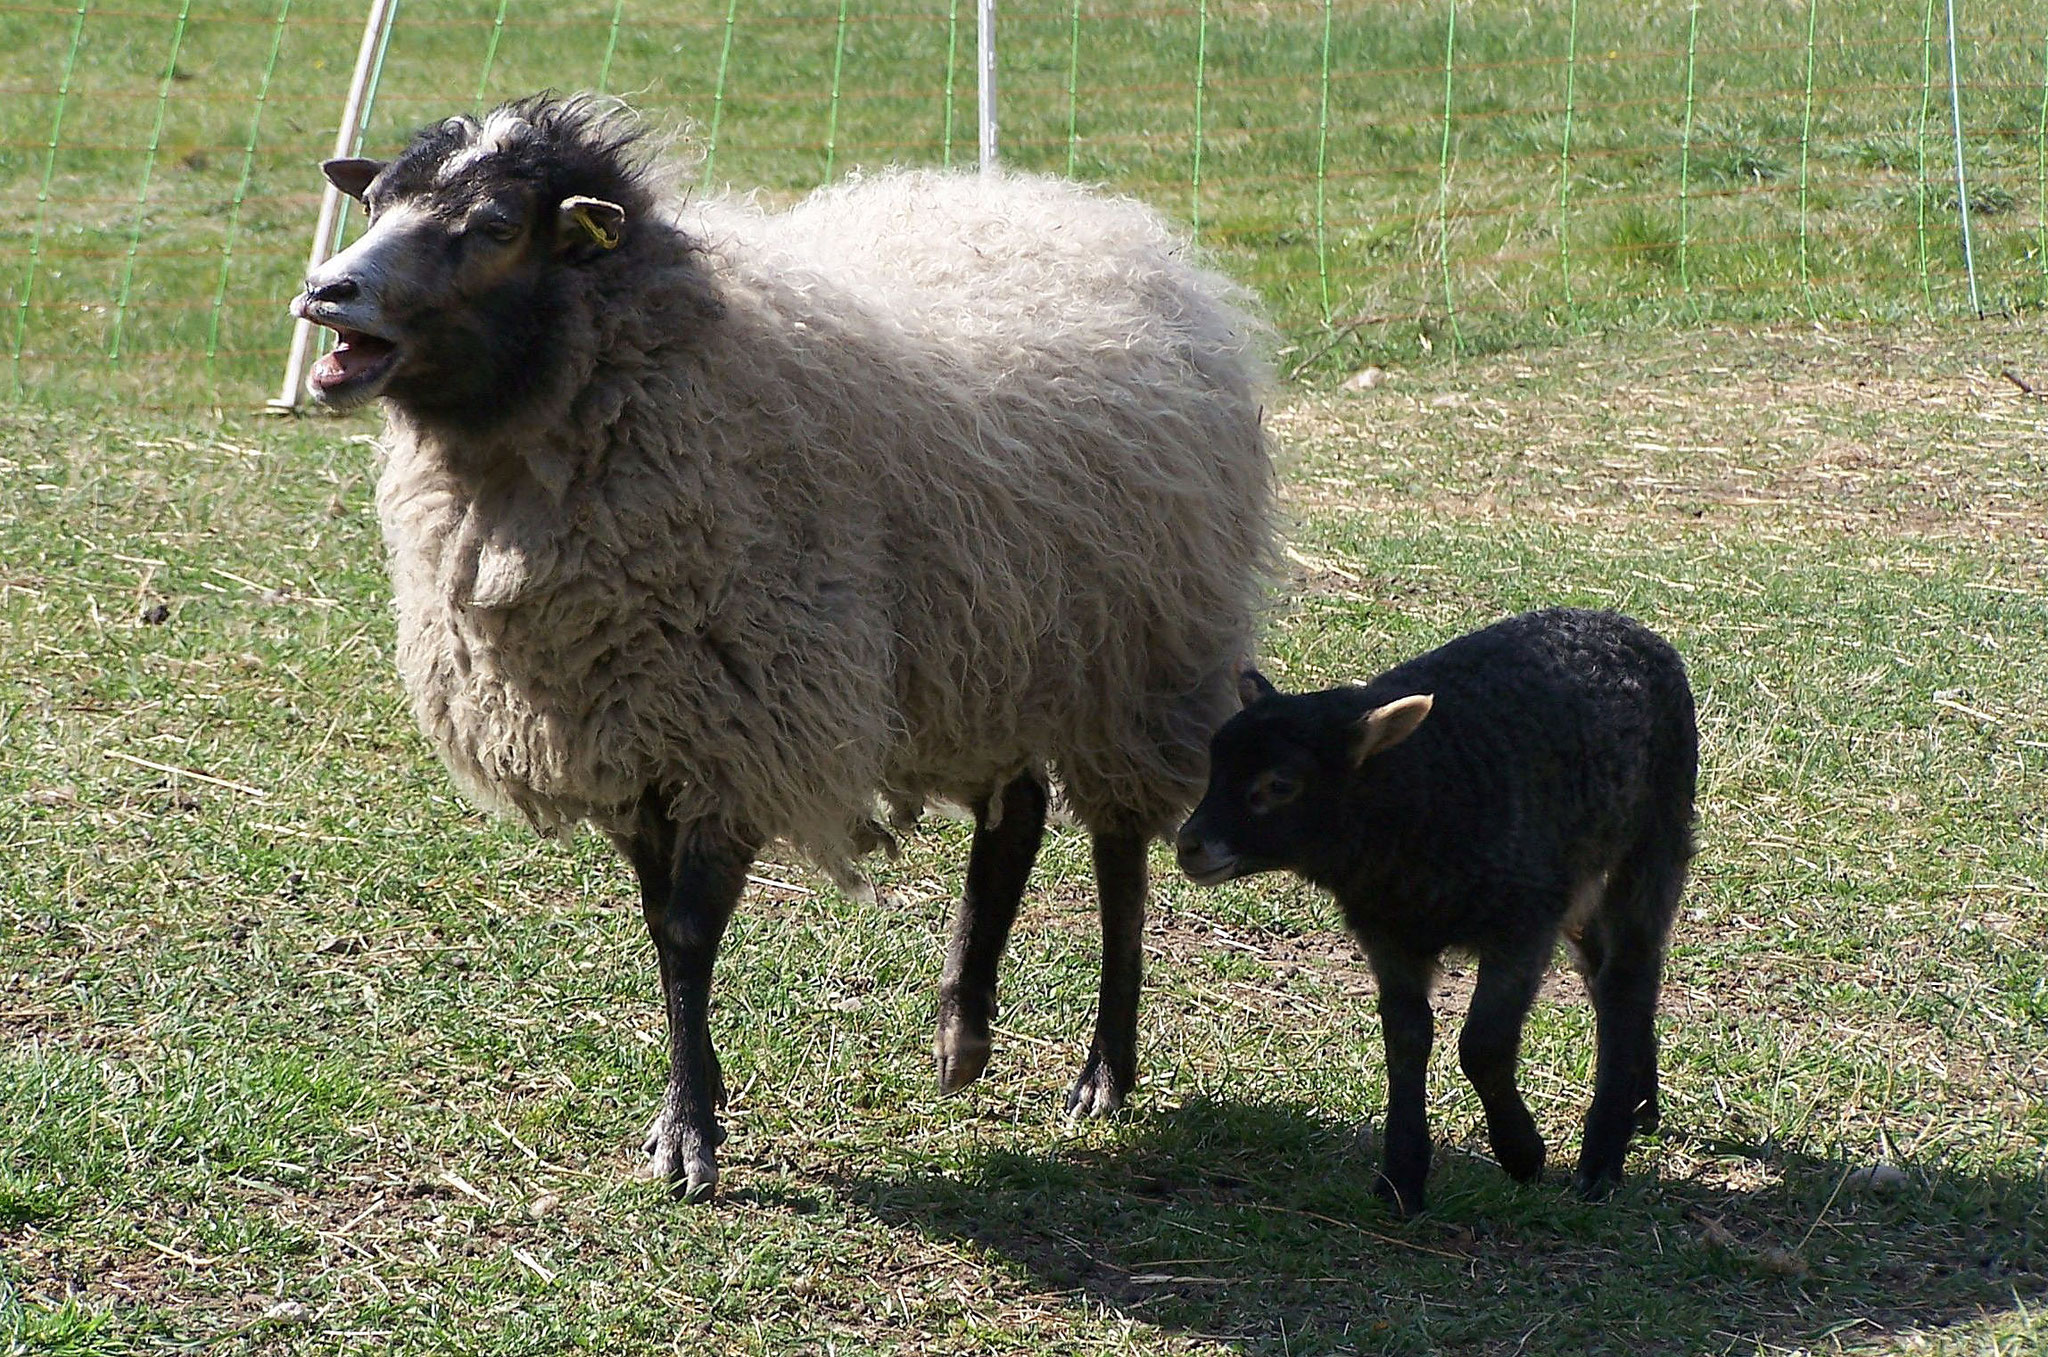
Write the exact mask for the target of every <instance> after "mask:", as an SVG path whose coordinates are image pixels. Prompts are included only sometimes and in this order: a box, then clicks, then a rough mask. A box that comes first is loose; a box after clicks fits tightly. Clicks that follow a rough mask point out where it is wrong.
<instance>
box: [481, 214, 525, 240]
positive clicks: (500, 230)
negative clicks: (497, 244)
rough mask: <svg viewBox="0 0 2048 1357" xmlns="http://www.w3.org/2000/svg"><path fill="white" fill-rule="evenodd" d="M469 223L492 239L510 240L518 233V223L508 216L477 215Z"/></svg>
mask: <svg viewBox="0 0 2048 1357" xmlns="http://www.w3.org/2000/svg"><path fill="white" fill-rule="evenodd" d="M471 225H472V226H473V227H474V228H475V229H476V230H478V231H481V232H483V233H484V234H485V235H487V236H489V237H490V238H491V239H492V240H511V239H512V238H513V237H514V236H517V235H518V234H519V223H518V222H516V221H513V220H512V219H511V218H510V217H479V218H477V219H476V220H475V221H474V222H473V223H471Z"/></svg>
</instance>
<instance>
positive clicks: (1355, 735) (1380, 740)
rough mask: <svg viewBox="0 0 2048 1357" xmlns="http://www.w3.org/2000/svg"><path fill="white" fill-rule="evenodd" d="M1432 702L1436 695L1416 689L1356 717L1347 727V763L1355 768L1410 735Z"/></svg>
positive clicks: (1419, 723)
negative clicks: (1349, 751)
mask: <svg viewBox="0 0 2048 1357" xmlns="http://www.w3.org/2000/svg"><path fill="white" fill-rule="evenodd" d="M1435 703H1436V698H1435V697H1434V696H1432V695H1431V694H1429V693H1417V694H1415V695H1414V696H1413V697H1401V698H1396V699H1395V700H1394V701H1392V702H1389V703H1387V704H1386V705H1385V706H1382V707H1374V708H1373V709H1372V710H1371V711H1369V712H1367V713H1366V714H1365V715H1363V716H1361V717H1359V718H1358V723H1357V724H1356V725H1354V726H1353V727H1352V728H1351V731H1352V735H1351V766H1352V767H1354V768H1356V767H1357V766H1358V765H1359V764H1361V763H1364V762H1365V761H1366V760H1367V759H1369V758H1371V757H1372V756H1373V755H1375V754H1384V753H1385V752H1386V751H1387V750H1389V749H1392V748H1393V747H1394V746H1395V745H1397V744H1399V743H1401V741H1403V740H1405V739H1407V738H1408V737H1409V736H1410V735H1413V734H1414V733H1415V728H1416V727H1417V726H1419V725H1421V724H1422V718H1423V717H1425V716H1427V715H1429V709H1430V708H1431V707H1432V706H1434V705H1435Z"/></svg>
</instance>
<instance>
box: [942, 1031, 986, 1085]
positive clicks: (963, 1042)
mask: <svg viewBox="0 0 2048 1357" xmlns="http://www.w3.org/2000/svg"><path fill="white" fill-rule="evenodd" d="M988 1052H989V1044H988V1037H987V1036H985V1035H983V1036H975V1035H972V1034H970V1033H968V1032H965V1031H963V1030H961V1025H960V1024H958V1023H946V1024H943V1025H942V1026H941V1027H940V1028H939V1035H938V1038H937V1039H936V1040H935V1041H933V1042H932V1053H933V1054H934V1055H936V1056H937V1057H938V1061H939V1092H941V1093H958V1092H959V1091H960V1090H961V1089H963V1088H966V1087H967V1086H968V1085H969V1084H971V1083H973V1082H974V1081H975V1080H977V1079H979V1078H981V1072H982V1071H983V1070H985V1069H987V1068H988Z"/></svg>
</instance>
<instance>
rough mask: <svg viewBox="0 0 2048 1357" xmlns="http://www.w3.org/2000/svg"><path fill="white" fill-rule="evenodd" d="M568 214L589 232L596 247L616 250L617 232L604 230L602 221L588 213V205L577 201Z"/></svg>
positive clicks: (618, 237) (617, 243)
mask: <svg viewBox="0 0 2048 1357" xmlns="http://www.w3.org/2000/svg"><path fill="white" fill-rule="evenodd" d="M569 216H570V218H571V220H573V221H574V222H575V223H576V224H577V225H578V226H581V227H582V228H583V229H584V230H586V231H588V232H590V238H591V239H592V240H594V241H596V242H597V248H598V249H600V250H616V249H618V248H619V240H620V236H619V234H618V233H617V232H616V231H608V230H606V229H605V227H604V224H603V223H601V222H600V221H598V220H597V218H595V217H593V216H591V215H590V209H589V208H588V207H586V206H584V205H583V204H581V203H578V204H577V205H576V206H575V207H573V208H571V209H570V210H569Z"/></svg>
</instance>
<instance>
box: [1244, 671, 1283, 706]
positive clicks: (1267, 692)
mask: <svg viewBox="0 0 2048 1357" xmlns="http://www.w3.org/2000/svg"><path fill="white" fill-rule="evenodd" d="M1279 695H1280V690H1279V689H1278V688H1275V687H1274V686H1273V685H1272V684H1270V683H1268V682H1266V676H1265V675H1264V674H1261V673H1260V672H1259V671H1258V670H1256V669H1254V668H1252V667H1251V666H1250V665H1248V664H1247V665H1243V666H1241V667H1239V669H1238V671H1237V701H1238V705H1240V706H1245V707H1249V706H1251V705H1252V703H1254V702H1260V701H1264V700H1265V699H1266V698H1269V697H1278V696H1279Z"/></svg>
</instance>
